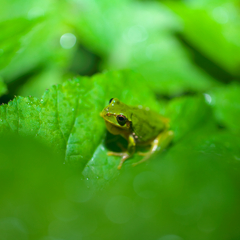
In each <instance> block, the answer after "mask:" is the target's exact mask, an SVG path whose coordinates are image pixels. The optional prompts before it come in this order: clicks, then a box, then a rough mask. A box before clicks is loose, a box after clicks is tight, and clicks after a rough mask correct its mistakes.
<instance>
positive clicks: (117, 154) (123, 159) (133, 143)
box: [108, 134, 136, 169]
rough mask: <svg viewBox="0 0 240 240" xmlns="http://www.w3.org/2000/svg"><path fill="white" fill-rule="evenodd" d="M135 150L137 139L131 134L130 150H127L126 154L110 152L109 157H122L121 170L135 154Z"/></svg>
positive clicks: (119, 167)
mask: <svg viewBox="0 0 240 240" xmlns="http://www.w3.org/2000/svg"><path fill="white" fill-rule="evenodd" d="M135 148H136V143H135V139H134V137H133V135H131V134H130V135H129V136H128V148H127V151H126V152H121V153H117V152H108V155H109V156H120V157H122V159H121V161H120V163H119V165H118V169H121V168H122V165H123V163H124V162H125V161H126V160H127V159H128V158H130V157H131V156H132V155H133V154H134V152H135Z"/></svg>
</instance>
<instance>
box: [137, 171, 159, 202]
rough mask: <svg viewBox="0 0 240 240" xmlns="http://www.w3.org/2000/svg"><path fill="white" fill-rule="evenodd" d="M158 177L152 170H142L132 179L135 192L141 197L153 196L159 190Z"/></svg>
mask: <svg viewBox="0 0 240 240" xmlns="http://www.w3.org/2000/svg"><path fill="white" fill-rule="evenodd" d="M159 182H160V179H159V177H158V175H157V174H156V173H154V172H142V173H140V174H138V175H137V176H136V177H135V179H134V181H133V188H134V190H135V192H136V193H137V194H138V195H139V196H140V197H142V198H154V197H155V196H156V193H157V192H158V191H159Z"/></svg>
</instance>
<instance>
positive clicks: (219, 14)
mask: <svg viewBox="0 0 240 240" xmlns="http://www.w3.org/2000/svg"><path fill="white" fill-rule="evenodd" d="M212 15H213V18H214V19H215V21H217V22H218V23H221V24H225V23H227V22H228V20H229V17H228V13H227V11H226V9H225V8H224V7H216V8H214V9H213V11H212Z"/></svg>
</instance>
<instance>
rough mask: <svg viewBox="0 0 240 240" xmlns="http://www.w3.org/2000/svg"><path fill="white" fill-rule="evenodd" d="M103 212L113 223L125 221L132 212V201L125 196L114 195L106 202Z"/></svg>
mask: <svg viewBox="0 0 240 240" xmlns="http://www.w3.org/2000/svg"><path fill="white" fill-rule="evenodd" d="M105 214H106V216H107V217H108V218H109V220H111V221H112V222H114V223H119V224H121V223H126V222H128V221H129V220H130V219H131V218H132V216H133V214H134V209H133V202H132V201H131V200H130V199H129V198H128V197H125V196H115V197H113V198H111V199H110V201H108V202H107V204H106V207H105Z"/></svg>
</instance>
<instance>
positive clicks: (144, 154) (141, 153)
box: [137, 152, 148, 156]
mask: <svg viewBox="0 0 240 240" xmlns="http://www.w3.org/2000/svg"><path fill="white" fill-rule="evenodd" d="M137 154H138V155H139V156H146V155H148V152H137Z"/></svg>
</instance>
